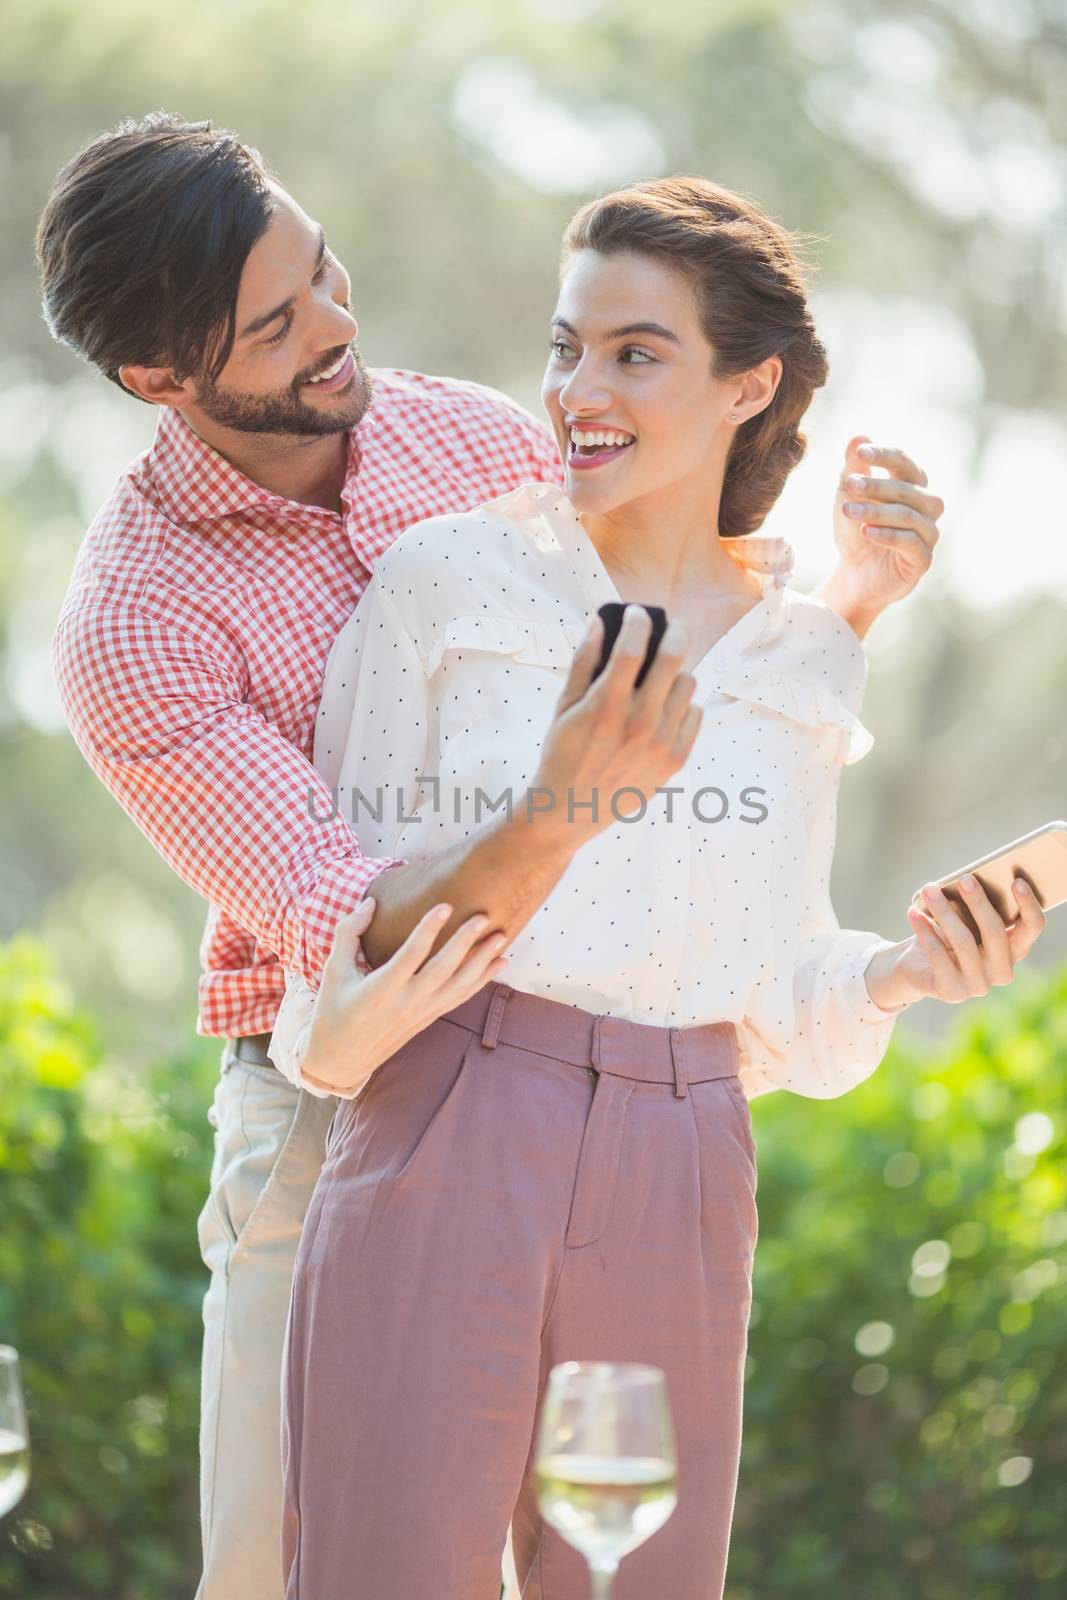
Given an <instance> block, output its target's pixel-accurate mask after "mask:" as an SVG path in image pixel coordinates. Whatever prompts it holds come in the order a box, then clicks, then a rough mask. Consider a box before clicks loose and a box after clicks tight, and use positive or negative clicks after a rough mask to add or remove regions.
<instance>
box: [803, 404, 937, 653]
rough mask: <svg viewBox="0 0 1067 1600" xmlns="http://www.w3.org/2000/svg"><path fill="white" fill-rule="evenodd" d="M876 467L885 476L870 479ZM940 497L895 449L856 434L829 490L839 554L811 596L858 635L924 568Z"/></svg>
mask: <svg viewBox="0 0 1067 1600" xmlns="http://www.w3.org/2000/svg"><path fill="white" fill-rule="evenodd" d="M876 467H883V468H885V470H886V472H887V473H888V474H889V476H888V477H884V478H883V477H876V476H875V475H874V474H875V468H876ZM944 510H945V502H944V501H943V500H942V499H941V498H940V496H939V495H936V494H930V493H929V492H928V490H927V477H926V473H925V472H924V471H923V469H922V467H920V466H917V465H916V463H915V462H914V461H913V460H912V459H911V457H910V456H908V455H905V453H904V451H903V450H895V449H892V448H889V447H887V446H884V445H875V444H872V443H871V441H870V440H869V439H867V438H865V437H864V435H863V434H857V435H856V437H855V438H854V439H851V440H850V441H849V444H848V448H847V450H846V451H845V464H844V467H843V468H842V471H841V476H840V478H839V479H838V484H837V490H836V493H835V495H834V538H835V539H836V540H837V548H838V550H839V551H840V552H841V559H840V561H839V562H838V565H837V566H836V567H835V568H834V570H833V572H832V573H831V574H830V576H829V577H828V578H827V579H826V581H825V583H823V585H822V586H821V588H819V589H817V590H816V591H815V598H816V599H818V600H822V601H823V603H824V604H825V605H828V606H829V607H830V609H831V610H832V611H836V612H837V613H838V614H839V615H840V616H842V617H843V618H844V620H845V621H846V622H847V623H848V624H849V626H850V627H851V629H852V631H853V632H854V633H855V634H856V635H857V637H858V638H860V639H862V638H863V637H864V636H865V634H866V633H867V630H868V629H869V628H870V626H871V623H872V622H874V620H875V619H876V618H877V617H878V616H880V615H881V613H882V612H883V611H884V610H885V608H886V607H887V606H890V605H892V604H893V602H894V601H896V600H903V599H904V597H905V596H906V595H909V594H910V593H911V591H912V590H913V589H914V588H915V586H916V584H917V583H918V582H919V580H920V578H922V577H923V576H924V575H925V574H926V573H927V572H928V571H929V569H930V564H931V562H932V561H933V556H934V546H935V545H936V544H937V541H938V538H939V536H940V535H939V530H938V526H937V523H938V519H939V518H940V517H941V516H942V515H943V513H944Z"/></svg>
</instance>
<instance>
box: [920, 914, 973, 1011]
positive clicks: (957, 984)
mask: <svg viewBox="0 0 1067 1600" xmlns="http://www.w3.org/2000/svg"><path fill="white" fill-rule="evenodd" d="M908 921H909V922H910V923H911V925H912V927H913V928H914V930H915V937H916V938H917V939H918V941H919V945H920V947H921V949H922V951H923V953H924V955H925V956H926V959H927V961H928V962H929V963H930V972H931V975H932V977H933V980H934V983H933V988H934V993H935V994H936V995H939V996H940V998H941V999H942V1000H956V999H961V1000H962V999H964V998H966V996H965V992H964V984H963V977H962V974H961V972H960V969H959V967H957V965H956V963H955V961H954V960H953V959H952V956H951V955H950V953H949V951H948V948H947V946H946V945H945V943H944V941H943V939H942V937H941V935H940V933H939V932H938V931H937V930H936V929H935V927H934V926H933V924H932V923H931V921H930V920H929V918H928V917H926V916H925V915H924V913H923V912H922V911H920V909H919V907H918V906H914V905H912V906H909V907H908Z"/></svg>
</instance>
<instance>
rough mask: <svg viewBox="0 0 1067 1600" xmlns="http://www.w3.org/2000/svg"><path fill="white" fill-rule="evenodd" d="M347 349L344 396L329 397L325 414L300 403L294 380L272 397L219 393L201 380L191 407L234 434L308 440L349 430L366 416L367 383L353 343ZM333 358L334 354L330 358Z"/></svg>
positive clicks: (369, 394) (235, 391) (300, 385)
mask: <svg viewBox="0 0 1067 1600" xmlns="http://www.w3.org/2000/svg"><path fill="white" fill-rule="evenodd" d="M349 348H350V350H351V351H352V362H353V365H354V368H355V372H354V374H353V377H352V379H351V387H350V389H349V391H348V393H347V394H344V395H335V396H334V397H333V399H332V400H331V402H330V405H329V410H327V409H326V408H325V407H323V408H322V409H319V408H317V407H315V406H312V405H308V404H306V403H305V401H304V400H303V399H302V397H301V390H302V388H303V383H302V382H301V381H300V380H299V379H297V380H296V381H294V382H293V383H292V384H291V385H290V386H289V388H288V389H281V390H279V391H278V392H277V393H276V394H244V393H243V392H242V391H241V390H240V389H219V388H218V387H217V386H216V385H215V384H214V383H213V382H212V381H211V380H210V379H209V378H206V377H204V378H201V380H200V383H199V385H198V392H197V404H198V405H199V407H200V409H201V411H203V413H204V415H205V416H206V417H210V419H211V421H212V422H214V423H217V424H218V426H219V427H221V428H233V429H234V430H235V431H236V432H238V433H282V434H296V435H299V436H300V437H302V438H310V437H314V436H321V435H323V434H328V433H340V432H341V431H342V429H344V428H354V427H355V426H356V424H357V423H358V422H361V421H362V420H363V418H364V416H365V415H366V413H367V409H368V407H369V406H370V403H371V398H372V394H373V384H372V382H371V377H370V373H369V372H368V371H367V369H366V367H365V366H364V365H363V361H362V359H361V357H360V354H359V351H358V350H357V349H356V347H355V346H354V345H350V346H349ZM336 359H337V357H336V356H334V358H333V360H334V361H336ZM322 370H325V371H328V370H329V368H328V367H326V368H323V369H322Z"/></svg>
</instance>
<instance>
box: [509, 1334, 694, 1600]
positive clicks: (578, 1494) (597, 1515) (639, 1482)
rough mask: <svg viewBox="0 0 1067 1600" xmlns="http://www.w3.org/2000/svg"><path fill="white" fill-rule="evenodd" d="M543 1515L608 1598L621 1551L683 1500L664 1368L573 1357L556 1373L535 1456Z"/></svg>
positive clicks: (597, 1596) (597, 1594)
mask: <svg viewBox="0 0 1067 1600" xmlns="http://www.w3.org/2000/svg"><path fill="white" fill-rule="evenodd" d="M534 1474H535V1479H536V1483H537V1495H538V1501H539V1504H540V1507H541V1515H542V1516H543V1517H544V1519H545V1521H546V1522H547V1523H548V1524H549V1525H550V1527H553V1528H555V1529H556V1531H557V1533H559V1534H561V1535H562V1537H563V1538H564V1539H566V1540H567V1543H568V1544H572V1545H573V1546H574V1548H575V1549H576V1550H580V1551H581V1553H582V1555H583V1556H584V1557H585V1559H586V1560H587V1561H588V1563H589V1567H590V1571H591V1573H592V1578H593V1595H594V1600H608V1597H609V1596H610V1594H611V1589H612V1584H613V1582H614V1578H615V1573H616V1572H617V1571H618V1567H619V1562H620V1561H621V1560H622V1558H623V1557H624V1556H626V1555H628V1554H629V1553H630V1551H631V1550H636V1549H637V1547H638V1545H641V1544H644V1542H645V1540H646V1539H651V1537H652V1535H653V1534H654V1533H658V1532H659V1530H660V1528H662V1526H663V1524H664V1523H665V1522H666V1521H667V1518H668V1517H669V1516H670V1515H671V1512H672V1511H673V1510H674V1508H675V1506H676V1505H677V1503H678V1491H677V1480H678V1469H677V1464H676V1459H675V1448H674V1430H673V1428H672V1426H671V1420H670V1410H669V1407H668V1405H667V1386H666V1379H665V1377H664V1374H663V1372H662V1371H661V1370H660V1368H659V1367H646V1366H634V1365H624V1364H621V1363H617V1362H608V1361H593V1362H582V1361H565V1362H563V1363H562V1365H560V1366H557V1367H553V1369H552V1371H551V1373H550V1374H549V1379H548V1388H547V1390H546V1392H545V1398H544V1403H543V1405H542V1408H541V1423H540V1428H539V1432H538V1443H537V1452H536V1458H535V1462H534Z"/></svg>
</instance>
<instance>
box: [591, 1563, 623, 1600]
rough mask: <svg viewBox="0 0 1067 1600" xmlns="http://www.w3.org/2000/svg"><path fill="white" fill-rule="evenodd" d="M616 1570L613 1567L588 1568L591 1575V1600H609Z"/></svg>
mask: <svg viewBox="0 0 1067 1600" xmlns="http://www.w3.org/2000/svg"><path fill="white" fill-rule="evenodd" d="M616 1570H617V1569H616V1568H615V1567H592V1568H590V1571H591V1572H592V1574H593V1600H611V1591H612V1590H613V1589H614V1587H615V1573H616Z"/></svg>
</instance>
